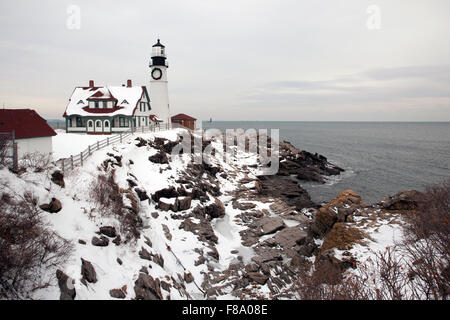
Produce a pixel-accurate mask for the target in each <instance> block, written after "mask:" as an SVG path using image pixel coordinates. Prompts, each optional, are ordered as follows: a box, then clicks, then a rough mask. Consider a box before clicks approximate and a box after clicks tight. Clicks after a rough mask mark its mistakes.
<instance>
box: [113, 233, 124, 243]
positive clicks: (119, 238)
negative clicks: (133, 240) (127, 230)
mask: <svg viewBox="0 0 450 320" xmlns="http://www.w3.org/2000/svg"><path fill="white" fill-rule="evenodd" d="M112 242H113V243H114V244H115V245H116V246H119V245H120V243H121V242H122V238H121V237H120V234H118V235H117V237H115V238H114V240H113V241H112Z"/></svg>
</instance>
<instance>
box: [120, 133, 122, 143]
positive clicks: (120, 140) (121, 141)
mask: <svg viewBox="0 0 450 320" xmlns="http://www.w3.org/2000/svg"><path fill="white" fill-rule="evenodd" d="M120 143H122V134H120Z"/></svg>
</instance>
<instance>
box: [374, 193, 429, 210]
mask: <svg viewBox="0 0 450 320" xmlns="http://www.w3.org/2000/svg"><path fill="white" fill-rule="evenodd" d="M421 197H422V193H421V192H419V191H417V190H406V191H401V192H399V193H397V194H395V195H393V196H391V197H387V198H385V199H383V200H381V202H380V204H381V206H382V207H383V208H385V209H386V210H401V211H409V210H417V209H418V207H419V201H420V199H421Z"/></svg>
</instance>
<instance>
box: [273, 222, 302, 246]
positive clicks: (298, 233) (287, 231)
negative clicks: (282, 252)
mask: <svg viewBox="0 0 450 320" xmlns="http://www.w3.org/2000/svg"><path fill="white" fill-rule="evenodd" d="M273 241H274V242H275V243H276V244H278V245H279V246H281V247H282V248H283V249H291V248H293V247H295V246H296V245H302V244H305V243H306V242H307V241H308V233H307V232H306V231H305V230H303V229H302V228H301V227H300V226H295V227H288V228H284V229H283V230H281V231H279V232H278V233H276V234H275V236H274V237H273Z"/></svg>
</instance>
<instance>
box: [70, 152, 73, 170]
mask: <svg viewBox="0 0 450 320" xmlns="http://www.w3.org/2000/svg"><path fill="white" fill-rule="evenodd" d="M70 162H71V163H72V170H73V155H72V156H70Z"/></svg>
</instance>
